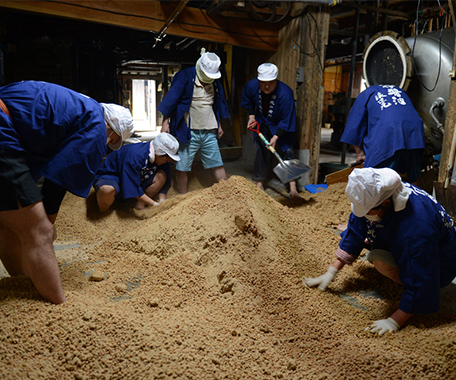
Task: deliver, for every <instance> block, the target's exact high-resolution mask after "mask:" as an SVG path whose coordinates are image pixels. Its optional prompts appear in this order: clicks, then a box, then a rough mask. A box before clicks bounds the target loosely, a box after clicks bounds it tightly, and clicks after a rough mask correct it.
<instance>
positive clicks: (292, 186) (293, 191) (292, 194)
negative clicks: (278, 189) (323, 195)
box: [289, 181, 301, 199]
mask: <svg viewBox="0 0 456 380" xmlns="http://www.w3.org/2000/svg"><path fill="white" fill-rule="evenodd" d="M289 185H290V197H292V198H294V199H301V196H300V195H299V192H298V188H297V186H296V181H291V182H289Z"/></svg>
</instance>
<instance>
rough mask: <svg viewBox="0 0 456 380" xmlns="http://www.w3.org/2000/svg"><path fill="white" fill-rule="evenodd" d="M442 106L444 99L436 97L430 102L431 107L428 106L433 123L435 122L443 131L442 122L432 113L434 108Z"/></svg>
mask: <svg viewBox="0 0 456 380" xmlns="http://www.w3.org/2000/svg"><path fill="white" fill-rule="evenodd" d="M444 106H445V99H443V98H441V97H438V98H437V99H435V100H434V102H433V103H432V105H431V108H429V114H430V115H431V117H432V119H433V120H434V121H435V123H436V124H437V128H438V129H439V130H440V131H442V133H443V124H442V123H441V122H440V121H439V120H438V119H437V117H436V116H435V114H434V111H435V109H436V108H443V107H444Z"/></svg>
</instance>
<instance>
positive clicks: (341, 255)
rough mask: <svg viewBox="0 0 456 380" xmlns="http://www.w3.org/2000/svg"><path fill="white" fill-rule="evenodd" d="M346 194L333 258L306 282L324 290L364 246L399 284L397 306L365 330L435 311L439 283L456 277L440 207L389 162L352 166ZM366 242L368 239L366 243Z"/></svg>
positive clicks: (453, 233) (448, 224) (447, 222)
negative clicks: (344, 222) (343, 225)
mask: <svg viewBox="0 0 456 380" xmlns="http://www.w3.org/2000/svg"><path fill="white" fill-rule="evenodd" d="M346 194H347V196H348V198H349V199H350V201H351V207H352V213H351V214H350V217H349V221H348V228H347V229H346V230H345V231H344V232H343V233H342V234H341V236H342V239H341V241H340V243H339V246H338V248H337V250H336V260H335V261H334V263H333V264H332V265H331V266H330V267H329V269H328V271H327V272H326V273H325V274H323V275H322V276H320V277H317V278H305V279H304V280H303V282H304V284H305V285H308V286H318V289H320V290H325V289H326V288H327V287H328V285H329V284H330V283H331V281H332V280H333V278H334V276H335V275H336V274H337V273H338V272H339V271H340V270H341V269H342V268H343V266H344V265H345V264H349V265H350V264H352V263H353V262H354V261H355V260H356V258H357V257H358V256H359V255H360V253H361V251H362V250H363V249H364V248H368V249H370V252H369V253H368V255H367V259H368V261H370V262H371V263H373V264H374V266H375V268H376V269H377V270H378V271H379V272H380V273H381V274H383V275H384V276H386V277H388V278H390V279H392V280H393V281H395V282H397V283H399V284H401V285H402V294H401V299H400V302H399V308H398V309H397V310H396V311H395V312H394V313H393V314H392V315H391V316H389V317H387V318H385V319H382V320H378V321H375V322H374V323H373V324H372V325H371V326H370V327H368V328H367V329H366V330H369V331H371V332H373V333H378V334H379V335H382V334H383V333H385V332H387V331H391V332H394V331H397V330H398V329H399V328H400V327H401V326H403V325H404V323H405V322H406V321H407V320H408V319H409V318H410V317H411V316H412V315H413V314H429V313H435V312H437V311H438V310H439V308H440V297H439V292H440V288H442V287H445V286H447V285H449V284H450V283H451V282H452V280H453V279H454V278H455V277H456V230H455V226H454V222H453V220H452V219H451V217H450V216H449V215H448V214H447V213H446V212H445V210H444V209H443V207H442V206H441V205H440V204H439V203H438V202H437V201H436V200H435V199H434V198H433V197H431V196H430V195H429V194H428V193H426V192H425V191H424V190H422V189H420V188H418V187H416V186H414V185H412V184H410V183H407V182H402V181H401V179H400V176H399V174H397V173H396V172H395V171H394V170H392V169H390V168H382V169H373V168H363V169H354V170H353V172H352V173H351V174H350V176H349V178H348V184H347V188H346ZM366 242H367V243H366Z"/></svg>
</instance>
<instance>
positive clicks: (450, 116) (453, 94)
mask: <svg viewBox="0 0 456 380" xmlns="http://www.w3.org/2000/svg"><path fill="white" fill-rule="evenodd" d="M455 70H456V41H455V45H454V50H453V70H452V72H451V73H450V77H451V83H450V94H449V95H448V109H447V113H446V118H445V129H444V131H445V132H444V134H443V141H442V153H441V155H440V166H439V177H438V182H445V179H446V177H447V175H448V173H447V168H448V165H452V164H453V162H450V157H449V155H450V150H451V143H452V141H453V135H454V132H455V131H454V130H455V124H456V102H455V99H456V82H455V81H456V74H455ZM454 170H455V169H454V168H453V171H454Z"/></svg>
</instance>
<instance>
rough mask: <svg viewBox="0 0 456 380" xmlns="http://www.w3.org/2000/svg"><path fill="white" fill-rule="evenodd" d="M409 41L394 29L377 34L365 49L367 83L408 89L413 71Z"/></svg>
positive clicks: (368, 84) (364, 65) (364, 73)
mask: <svg viewBox="0 0 456 380" xmlns="http://www.w3.org/2000/svg"><path fill="white" fill-rule="evenodd" d="M409 53H410V47H409V45H408V44H407V41H406V40H405V39H404V38H403V37H401V36H399V34H398V33H396V32H392V31H388V30H387V31H383V32H380V33H377V34H375V35H374V36H373V37H372V38H371V39H370V40H369V43H368V44H367V46H366V48H365V49H364V54H363V77H364V79H365V80H366V85H367V86H368V87H369V86H373V85H394V86H397V87H400V88H402V89H404V90H407V88H408V86H409V84H410V79H411V76H412V73H413V64H412V58H411V57H410V56H409Z"/></svg>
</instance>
